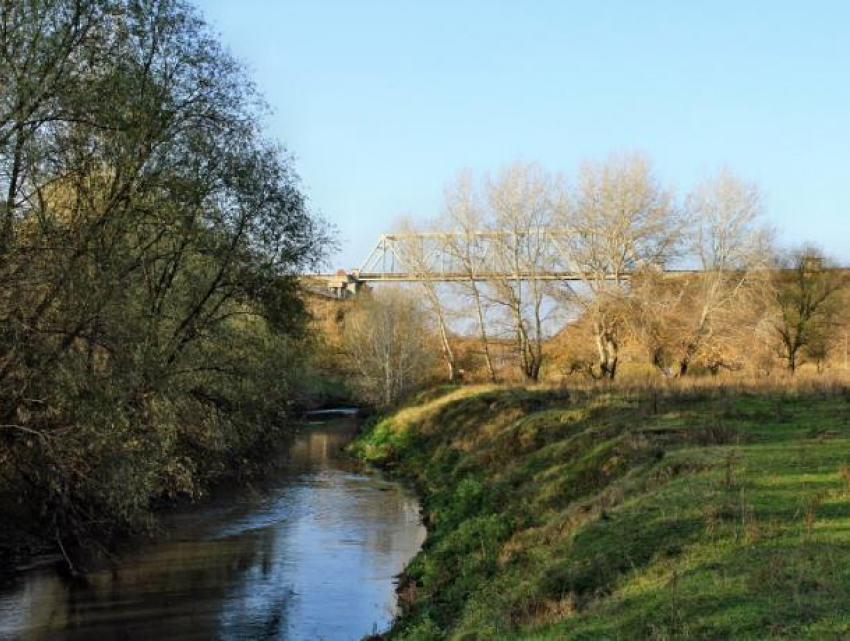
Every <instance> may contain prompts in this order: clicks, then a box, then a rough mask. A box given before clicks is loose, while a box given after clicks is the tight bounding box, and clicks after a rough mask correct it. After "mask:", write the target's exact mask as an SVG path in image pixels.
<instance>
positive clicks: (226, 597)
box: [0, 418, 425, 641]
mask: <svg viewBox="0 0 850 641" xmlns="http://www.w3.org/2000/svg"><path fill="white" fill-rule="evenodd" d="M356 429H357V424H356V422H355V421H354V419H351V418H348V419H335V420H329V421H328V422H324V423H320V424H315V425H309V426H305V427H304V428H302V429H301V430H300V431H299V433H298V434H297V435H296V436H295V438H294V441H293V443H292V445H291V446H290V447H289V448H288V451H287V453H286V455H285V457H284V460H283V461H282V463H281V469H280V472H279V473H276V474H275V475H274V480H273V481H272V482H270V483H268V484H264V487H263V489H262V490H258V491H254V492H245V491H240V492H227V493H225V494H218V495H217V496H216V497H215V498H214V499H212V500H209V501H206V502H204V503H201V504H199V505H194V506H191V507H190V508H184V509H180V510H175V511H173V512H171V513H168V514H166V515H164V516H163V519H162V523H163V525H162V530H163V531H162V533H161V534H160V535H158V536H157V537H156V538H155V539H154V540H150V541H145V542H143V543H138V544H136V545H135V546H134V547H132V548H130V549H128V550H125V551H122V553H121V555H120V561H119V562H118V563H115V564H111V566H107V565H104V567H101V568H99V569H95V570H94V571H93V572H91V573H90V574H89V575H88V576H87V581H86V582H81V581H69V580H67V579H65V578H63V577H62V576H61V575H60V574H59V573H58V572H57V571H56V570H55V569H54V568H52V567H46V568H42V569H36V570H30V571H28V572H25V573H23V574H22V575H20V576H19V577H18V578H17V579H15V580H14V581H13V582H12V583H11V584H7V585H5V586H4V587H2V588H0V639H4V640H5V639H51V640H52V639H61V640H68V639H71V640H80V639H86V640H89V639H97V640H102V639H104V640H109V639H116V640H117V639H122V640H124V639H139V640H145V641H150V640H153V641H163V640H166V639H181V640H182V639H204V640H207V639H297V640H301V639H310V640H318V639H326V640H328V641H330V640H332V639H360V638H362V637H363V636H364V635H368V634H371V633H374V632H376V631H382V630H384V629H386V628H387V627H388V626H389V624H390V623H391V621H392V619H393V617H394V616H395V614H396V607H397V603H396V595H395V587H396V581H395V577H396V575H397V574H398V573H399V572H401V570H402V569H403V567H404V566H405V565H406V564H407V563H408V561H409V560H410V559H411V558H412V557H413V555H414V554H416V552H417V551H418V550H419V547H420V546H421V544H422V541H423V539H424V536H425V530H424V528H423V527H422V525H421V522H420V519H419V505H418V502H417V500H416V498H415V496H414V495H413V494H412V493H411V492H410V491H409V490H408V489H406V488H404V487H403V486H401V485H399V484H398V483H395V482H393V481H390V480H388V479H386V478H385V477H383V476H381V475H380V474H378V473H376V472H373V471H369V470H364V469H363V468H362V467H361V466H359V465H358V464H357V463H356V462H355V461H352V460H351V459H350V458H348V457H346V456H345V455H344V454H343V453H341V448H342V447H343V446H344V445H345V444H346V443H347V442H348V441H349V440H350V439H351V438H352V437H353V435H354V433H355V431H356Z"/></svg>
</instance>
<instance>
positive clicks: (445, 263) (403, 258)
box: [354, 228, 584, 282]
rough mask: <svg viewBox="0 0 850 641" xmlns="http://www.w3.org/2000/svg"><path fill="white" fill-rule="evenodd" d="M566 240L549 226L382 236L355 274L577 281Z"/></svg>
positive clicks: (376, 278) (386, 278)
mask: <svg viewBox="0 0 850 641" xmlns="http://www.w3.org/2000/svg"><path fill="white" fill-rule="evenodd" d="M569 242H570V233H569V232H568V231H566V230H554V229H548V228H541V229H538V230H535V231H533V232H531V233H523V234H520V233H516V232H509V231H474V232H468V233H464V232H418V233H402V234H383V235H381V237H380V238H379V239H378V242H377V244H376V245H375V246H374V248H373V249H372V251H371V252H370V253H369V255H368V256H367V258H366V260H365V261H364V262H363V265H362V266H361V267H360V269H359V270H357V271H356V272H355V273H354V276H355V277H356V279H357V280H359V281H361V282H417V281H423V280H430V281H439V282H458V281H469V280H470V279H474V280H479V281H486V280H505V279H508V280H528V279H532V278H534V279H537V280H582V279H583V276H584V275H583V274H582V273H581V272H580V271H579V270H578V269H576V268H575V266H574V265H573V264H572V262H571V261H570V259H569V254H568V252H567V248H568V245H567V243H569Z"/></svg>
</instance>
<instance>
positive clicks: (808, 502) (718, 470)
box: [354, 388, 850, 639]
mask: <svg viewBox="0 0 850 641" xmlns="http://www.w3.org/2000/svg"><path fill="white" fill-rule="evenodd" d="M354 449H355V450H356V451H357V452H358V454H359V455H360V456H362V457H363V458H365V459H368V460H371V461H373V462H375V463H378V464H381V465H384V466H387V467H390V468H392V469H395V470H396V471H397V472H398V473H400V474H401V475H404V476H406V477H408V478H410V479H412V480H413V481H414V483H416V485H417V486H418V488H419V490H420V492H421V494H422V496H423V501H424V508H425V512H426V516H427V524H428V527H429V536H428V540H427V542H426V545H425V548H424V550H423V552H422V553H421V554H420V555H419V556H418V557H417V558H416V559H415V560H414V561H413V562H412V564H411V565H410V567H409V568H408V571H407V578H406V581H405V584H404V585H403V586H402V596H403V597H404V598H405V599H406V600H407V601H408V602H409V605H408V608H407V613H406V615H405V616H404V617H403V618H402V619H401V621H400V623H399V625H398V626H397V627H396V629H395V630H394V632H393V634H394V636H396V637H398V638H421V639H433V638H441V637H444V636H446V637H450V638H468V639H479V638H482V639H483V638H505V637H509V638H514V637H516V638H533V639H562V638H574V639H598V638H657V639H664V638H683V637H696V638H718V639H724V638H729V637H734V638H765V637H783V638H795V639H796V638H806V637H808V638H817V639H822V638H834V637H841V638H846V637H845V636H844V635H846V634H847V633H848V631H850V601H848V594H850V472H848V470H847V467H846V466H845V461H848V460H850V396H848V395H847V394H846V393H820V394H815V393H808V394H798V395H794V396H790V395H783V396H779V395H775V394H769V393H761V394H745V393H728V392H719V391H715V392H694V393H692V394H691V395H690V397H685V396H679V397H678V398H672V397H670V396H666V397H663V398H661V399H660V400H657V398H656V400H653V399H652V398H651V397H650V396H647V395H646V394H644V395H643V396H641V395H640V394H635V395H627V394H624V393H621V394H607V395H606V394H596V395H593V396H588V395H586V396H583V397H581V398H579V397H577V396H576V394H575V393H574V394H573V398H572V399H569V398H567V396H566V394H565V393H562V392H554V391H545V390H536V391H534V390H508V389H498V388H466V389H462V390H457V391H454V392H450V393H448V394H445V395H442V396H440V397H437V398H432V399H429V400H424V401H420V402H419V404H415V405H412V406H410V407H408V408H406V409H404V410H402V411H400V412H399V413H397V414H396V415H394V416H391V417H389V418H386V419H384V420H383V421H381V422H380V423H378V424H377V425H375V426H374V427H373V428H372V429H371V430H370V431H368V432H367V433H366V434H364V435H363V436H362V437H361V439H360V440H359V441H358V442H357V443H356V444H355V445H354Z"/></svg>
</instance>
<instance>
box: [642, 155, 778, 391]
mask: <svg viewBox="0 0 850 641" xmlns="http://www.w3.org/2000/svg"><path fill="white" fill-rule="evenodd" d="M761 209H762V206H761V197H760V194H759V191H758V188H757V187H756V185H754V184H752V183H748V182H745V181H743V180H740V179H738V178H736V177H735V176H733V175H732V174H731V173H730V172H729V171H728V170H725V169H724V170H721V171H719V172H717V173H716V174H715V175H714V176H712V177H710V178H708V179H706V180H705V181H703V182H702V183H701V184H700V185H699V186H698V187H697V188H696V189H695V190H694V191H693V192H692V193H691V195H690V196H689V197H688V199H687V202H686V205H685V212H686V214H687V220H688V226H687V228H686V230H685V235H684V241H685V247H684V248H685V250H686V252H687V255H688V256H689V257H690V258H691V259H692V260H693V261H694V262H695V264H694V265H693V266H694V267H696V268H697V269H698V270H699V273H698V274H687V275H674V276H672V277H671V276H668V275H665V274H663V273H662V272H658V271H655V272H650V273H647V274H644V275H643V277H642V278H640V279H638V280H636V282H635V283H634V287H633V292H634V294H635V296H636V301H635V302H636V305H635V308H639V313H638V314H637V315H636V316H633V320H636V321H637V322H638V324H639V325H641V327H640V329H639V330H638V331H639V332H640V333H642V335H643V338H644V340H645V341H646V345H647V346H648V347H649V351H650V354H651V356H652V361H653V363H654V364H655V365H656V366H658V367H659V368H661V369H663V370H664V371H668V370H669V368H670V367H671V365H673V364H675V368H676V372H675V373H676V375H677V376H684V375H685V374H687V372H688V369H689V367H690V365H691V364H692V363H693V361H694V359H696V358H698V357H701V359H702V361H703V362H704V364H705V365H707V366H709V367H710V368H713V367H720V366H722V365H723V364H724V363H723V362H721V361H718V360H717V356H718V355H719V353H720V352H721V351H722V349H721V348H722V343H723V338H724V334H725V333H728V332H726V330H728V329H729V328H730V325H731V324H732V323H734V322H735V321H736V314H735V311H736V308H739V307H740V306H741V305H742V304H745V301H746V300H747V296H746V295H745V294H746V293H747V292H746V290H747V289H748V288H751V287H754V286H758V285H759V283H760V281H761V278H760V274H763V268H764V266H765V264H766V260H767V256H768V253H769V244H770V233H769V231H768V230H767V229H766V228H765V227H764V226H763V225H761V224H760V222H759V217H760V214H761ZM727 365H728V363H727Z"/></svg>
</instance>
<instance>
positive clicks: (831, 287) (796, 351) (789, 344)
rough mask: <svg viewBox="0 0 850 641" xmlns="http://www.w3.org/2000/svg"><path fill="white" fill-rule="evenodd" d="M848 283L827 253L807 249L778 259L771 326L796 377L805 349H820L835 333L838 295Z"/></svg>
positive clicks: (772, 295)
mask: <svg viewBox="0 0 850 641" xmlns="http://www.w3.org/2000/svg"><path fill="white" fill-rule="evenodd" d="M847 284H848V278H847V273H846V271H845V270H842V269H838V268H837V267H836V266H835V265H834V263H832V261H830V260H828V259H827V258H826V257H825V256H824V254H823V252H821V251H820V250H819V249H817V248H815V247H811V246H803V247H801V248H799V249H796V250H793V251H790V252H788V253H786V254H785V255H781V256H779V257H778V258H777V259H776V266H775V268H774V270H773V283H772V287H771V289H770V292H769V295H770V302H771V303H772V306H773V314H772V317H771V318H772V320H771V325H772V327H773V331H774V332H775V334H776V337H777V338H778V339H779V349H778V351H779V357H780V358H782V359H783V360H784V361H785V363H786V365H787V367H788V370H789V371H790V372H791V373H792V374H793V373H794V372H796V371H797V368H798V367H799V365H800V355H801V353H802V351H803V350H804V349H805V348H808V347H810V346H815V347H816V346H817V345H818V344H819V343H821V342H823V341H824V340H826V338H827V336H828V335H829V334H830V333H831V332H832V330H833V327H834V321H835V317H836V313H837V305H836V304H835V303H836V302H837V298H838V297H837V294H838V292H839V291H841V289H843V288H844V287H846V286H847Z"/></svg>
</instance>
